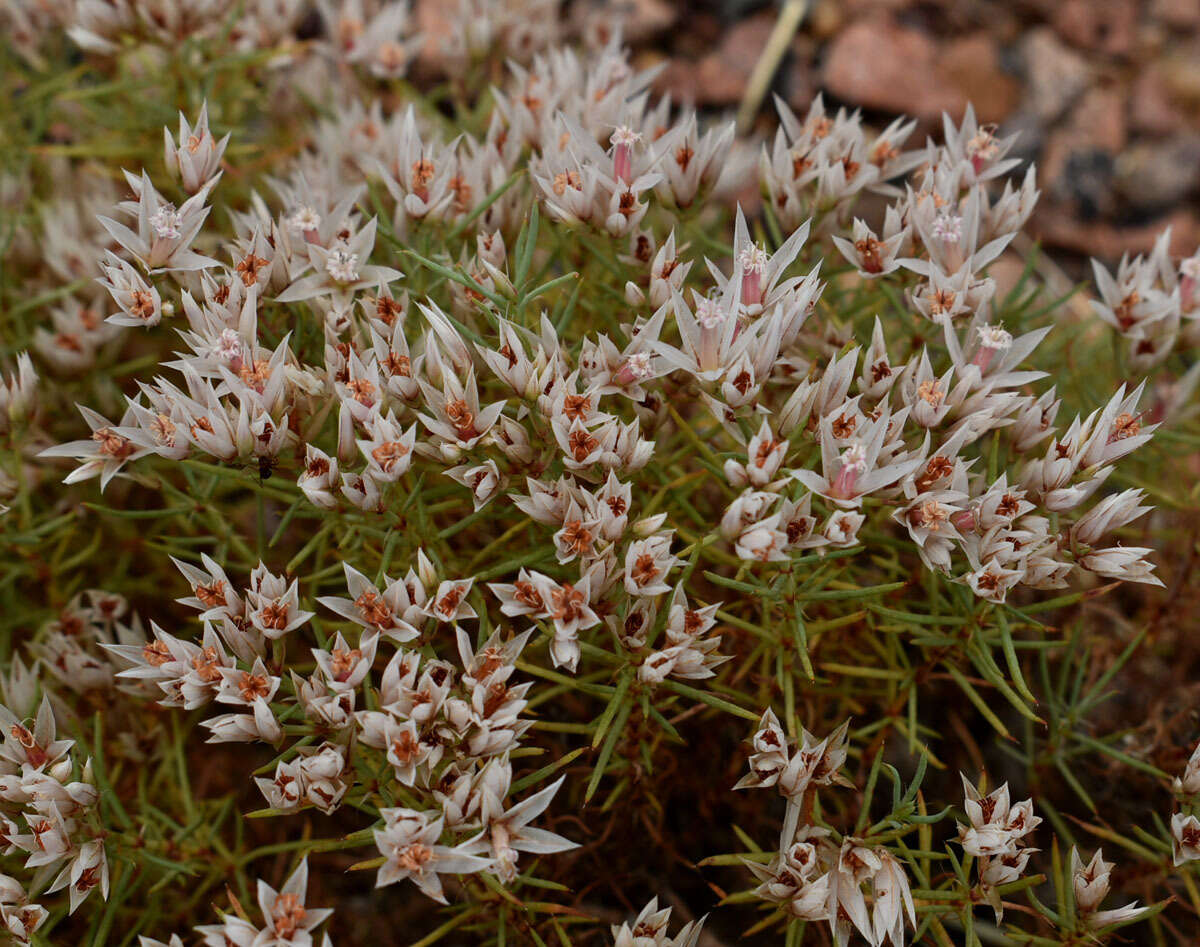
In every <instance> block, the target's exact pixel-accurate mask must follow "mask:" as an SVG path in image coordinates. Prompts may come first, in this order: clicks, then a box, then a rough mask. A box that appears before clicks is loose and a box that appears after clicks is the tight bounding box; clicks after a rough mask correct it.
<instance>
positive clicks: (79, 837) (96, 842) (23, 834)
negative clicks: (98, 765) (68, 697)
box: [0, 685, 108, 943]
mask: <svg viewBox="0 0 1200 947" xmlns="http://www.w3.org/2000/svg"><path fill="white" fill-rule="evenodd" d="M14 690H21V691H27V690H28V687H19V688H13V687H12V686H11V685H10V686H9V687H6V688H5V691H6V697H8V698H9V700H10V701H11V699H12V696H15V695H13V693H12V692H13V691H14ZM26 696H27V697H29V695H26ZM0 725H2V726H3V727H4V744H3V746H0V844H2V845H3V849H2V850H3V853H4V854H5V855H12V854H15V853H21V854H23V855H25V856H27V857H26V858H25V868H26V869H28V870H30V872H31V873H32V874H33V878H32V879H31V882H30V884H29V886H28V887H29V888H30V889H32V888H33V887H34V886H36V887H37V888H39V889H41V888H44V890H45V892H46V893H47V894H51V893H53V892H56V891H62V890H64V889H65V890H67V891H68V892H69V894H70V911H71V913H74V912H75V910H76V908H78V907H79V905H80V904H82V903H83V901H84V899H85V898H87V896H88V895H89V894H91V892H92V891H93V890H96V889H99V890H100V895H101V897H103V898H107V897H108V858H107V856H106V855H105V851H104V831H103V826H102V824H101V822H100V821H99V819H98V816H97V815H96V813H95V811H94V807H95V805H96V802H97V799H98V797H99V791H98V790H97V788H96V786H95V783H94V777H93V774H92V761H91V760H90V759H88V760H86V761H82V763H81V761H80V760H79V759H78V758H77V757H76V756H74V755H72V753H71V748H72V747H73V746H74V745H75V741H74V740H60V739H57V728H56V726H55V721H54V712H53V710H52V709H51V707H50V699H49V697H46V696H44V697H43V698H42V701H41V704H40V705H39V706H38V710H37V715H36V718H35V719H34V720H33V721H32V726H27V725H26V721H25V720H22V719H21V718H19V717H18V716H17V715H16V714H15V713H13V712H12V711H11V710H9V708H8V707H6V706H3V705H0ZM48 878H52V879H53V880H52V881H51V883H50V885H49V887H45V881H46V880H47V879H48ZM48 916H49V912H48V911H47V910H46V909H45V908H44V907H42V906H41V905H39V904H36V903H33V902H31V901H30V899H29V897H28V895H27V893H26V886H23V885H22V884H21V882H20V881H18V880H17V879H15V878H12V877H10V876H9V875H0V921H2V922H3V924H4V929H5V930H6V931H7V932H8V933H9V934H10V935H12V937H13V938H15V939H16V940H17V941H19V942H21V943H27V942H28V941H29V939H30V937H31V936H32V935H33V934H34V932H36V931H37V930H38V928H40V927H41V926H42V924H43V923H45V921H46V918H47V917H48Z"/></svg>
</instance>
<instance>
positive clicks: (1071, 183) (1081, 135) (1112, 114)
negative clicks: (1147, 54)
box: [1041, 87, 1126, 220]
mask: <svg viewBox="0 0 1200 947" xmlns="http://www.w3.org/2000/svg"><path fill="white" fill-rule="evenodd" d="M1125 141H1126V126H1125V103H1124V99H1123V97H1122V95H1121V92H1120V90H1119V89H1118V88H1116V87H1113V88H1103V87H1096V88H1093V89H1089V90H1088V91H1087V92H1086V93H1084V95H1083V97H1082V98H1081V99H1080V100H1079V102H1078V103H1077V104H1076V105H1075V106H1074V108H1072V109H1071V110H1070V111H1069V112H1068V113H1067V116H1066V121H1065V123H1063V124H1060V125H1057V126H1055V127H1054V128H1053V129H1052V130H1051V132H1050V134H1049V137H1048V139H1047V143H1046V149H1045V152H1044V154H1043V156H1042V162H1041V176H1042V179H1043V180H1044V181H1046V182H1048V183H1049V185H1050V189H1051V193H1052V194H1053V195H1054V196H1055V197H1056V198H1057V199H1059V200H1061V201H1065V202H1068V203H1071V204H1073V205H1074V206H1075V207H1076V209H1077V211H1078V213H1079V215H1080V217H1081V218H1082V219H1084V220H1095V219H1097V218H1099V217H1103V216H1107V215H1109V214H1111V213H1113V211H1114V210H1115V209H1116V202H1115V199H1114V194H1113V189H1112V179H1113V166H1114V163H1115V156H1116V154H1117V152H1119V151H1120V150H1121V149H1122V148H1124V147H1125Z"/></svg>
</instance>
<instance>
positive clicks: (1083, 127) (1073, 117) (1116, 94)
mask: <svg viewBox="0 0 1200 947" xmlns="http://www.w3.org/2000/svg"><path fill="white" fill-rule="evenodd" d="M1067 128H1068V129H1069V130H1071V131H1073V132H1075V134H1076V135H1077V136H1078V140H1079V141H1080V142H1082V143H1086V144H1089V145H1094V146H1096V147H1098V148H1104V149H1107V150H1108V151H1112V152H1117V151H1120V150H1121V149H1122V148H1124V147H1125V140H1126V138H1127V135H1128V128H1127V126H1126V123H1125V94H1124V91H1123V89H1122V88H1121V87H1120V86H1118V85H1112V86H1097V87H1096V88H1093V89H1089V90H1088V91H1087V92H1086V93H1084V95H1083V97H1082V98H1081V99H1080V100H1079V102H1078V103H1077V104H1076V106H1075V107H1074V108H1073V109H1072V110H1071V112H1070V114H1069V115H1068V116H1067Z"/></svg>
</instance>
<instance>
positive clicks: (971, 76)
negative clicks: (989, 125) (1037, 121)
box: [940, 33, 1021, 122]
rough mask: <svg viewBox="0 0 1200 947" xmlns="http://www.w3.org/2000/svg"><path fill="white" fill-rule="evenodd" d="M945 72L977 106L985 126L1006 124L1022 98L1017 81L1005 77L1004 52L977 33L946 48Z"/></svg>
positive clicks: (985, 36)
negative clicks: (1001, 57)
mask: <svg viewBox="0 0 1200 947" xmlns="http://www.w3.org/2000/svg"><path fill="white" fill-rule="evenodd" d="M940 65H941V69H942V72H943V73H944V74H945V75H946V76H947V78H948V79H949V80H950V82H951V83H952V84H953V85H954V86H955V87H956V88H957V89H958V90H959V91H960V92H962V94H963V95H964V96H965V97H966V100H967V101H968V102H970V103H971V104H972V105H974V106H975V112H976V114H977V115H978V116H979V120H980V121H982V122H1002V121H1004V119H1006V118H1007V117H1008V116H1009V115H1010V114H1011V113H1012V111H1013V109H1014V108H1016V105H1017V101H1018V100H1019V98H1020V95H1021V87H1020V84H1019V83H1018V82H1017V80H1016V79H1015V78H1014V77H1013V76H1010V75H1007V74H1005V72H1004V71H1003V69H1002V67H1001V62H1000V51H999V49H997V48H996V44H995V42H994V41H992V40H991V39H990V38H989V37H988V36H987V34H985V33H974V34H972V35H970V36H964V37H962V38H961V39H956V40H952V41H951V42H949V43H947V44H946V47H945V48H944V49H943V51H942V54H941V56H940Z"/></svg>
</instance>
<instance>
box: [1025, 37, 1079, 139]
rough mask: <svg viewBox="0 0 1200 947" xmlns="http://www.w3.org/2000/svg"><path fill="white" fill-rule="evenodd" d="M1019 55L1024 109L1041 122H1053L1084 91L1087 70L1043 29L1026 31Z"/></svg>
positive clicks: (1076, 57)
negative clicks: (1024, 83)
mask: <svg viewBox="0 0 1200 947" xmlns="http://www.w3.org/2000/svg"><path fill="white" fill-rule="evenodd" d="M1019 56H1020V59H1021V61H1022V63H1023V65H1024V69H1025V76H1026V81H1027V83H1028V85H1027V91H1026V107H1027V108H1028V109H1029V110H1030V111H1032V112H1033V113H1034V114H1035V115H1037V116H1038V118H1040V119H1041V120H1042V121H1044V122H1053V121H1055V120H1056V119H1057V118H1058V117H1059V116H1060V115H1062V114H1063V112H1065V111H1066V110H1067V107H1068V106H1069V105H1070V104H1071V103H1072V102H1074V101H1075V99H1076V98H1078V97H1079V95H1080V94H1081V93H1082V92H1083V90H1084V89H1086V88H1087V86H1088V83H1089V82H1090V80H1091V68H1090V67H1089V66H1088V64H1087V62H1086V61H1085V60H1084V59H1083V57H1082V56H1080V55H1079V54H1078V53H1075V52H1072V51H1071V50H1069V49H1067V48H1066V47H1065V46H1063V44H1062V43H1061V42H1060V41H1059V39H1058V37H1057V36H1055V35H1054V32H1053V31H1052V30H1050V29H1048V28H1046V27H1039V28H1036V29H1033V30H1030V31H1029V33H1028V34H1026V36H1025V38H1024V39H1023V40H1022V42H1021V45H1020V49H1019Z"/></svg>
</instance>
